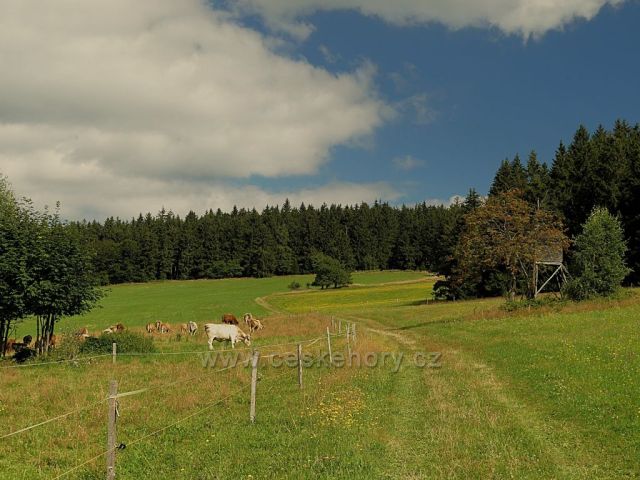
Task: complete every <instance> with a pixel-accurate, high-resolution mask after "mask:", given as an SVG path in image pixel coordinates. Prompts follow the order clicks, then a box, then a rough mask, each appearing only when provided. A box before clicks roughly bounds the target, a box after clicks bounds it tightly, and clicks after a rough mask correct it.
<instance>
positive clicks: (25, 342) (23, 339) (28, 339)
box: [22, 335, 33, 347]
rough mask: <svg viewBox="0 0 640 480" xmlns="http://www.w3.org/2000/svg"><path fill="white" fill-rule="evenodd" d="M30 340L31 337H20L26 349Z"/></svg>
mask: <svg viewBox="0 0 640 480" xmlns="http://www.w3.org/2000/svg"><path fill="white" fill-rule="evenodd" d="M32 340H33V337H32V336H31V335H25V336H24V337H22V343H24V344H25V345H26V346H27V347H28V346H29V345H31V341H32Z"/></svg>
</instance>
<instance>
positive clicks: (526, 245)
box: [454, 190, 568, 300]
mask: <svg viewBox="0 0 640 480" xmlns="http://www.w3.org/2000/svg"><path fill="white" fill-rule="evenodd" d="M567 246H568V240H567V238H566V236H565V235H564V233H563V229H562V224H561V223H560V221H559V220H558V219H557V217H556V216H555V215H553V214H552V213H550V212H548V211H546V210H543V209H540V208H536V207H533V206H532V205H531V204H530V203H528V202H527V201H526V200H524V198H523V193H522V192H521V191H518V190H512V191H508V192H504V193H501V194H499V195H494V196H491V197H489V199H488V200H487V202H486V203H485V204H484V205H483V206H482V207H479V208H477V209H475V210H474V211H472V212H471V213H469V214H468V215H467V216H466V217H465V227H464V231H463V233H462V235H461V237H460V242H459V244H458V246H457V248H456V252H455V256H456V258H457V267H456V272H454V274H455V275H456V276H457V278H458V282H457V283H458V285H460V284H462V285H463V284H464V283H465V282H467V281H468V280H469V279H473V278H474V277H475V279H476V281H477V280H478V279H482V278H484V277H483V274H484V273H487V272H500V271H502V272H504V273H505V275H506V277H507V285H506V293H507V295H508V297H509V299H510V300H512V299H514V298H515V295H516V293H517V289H518V283H519V280H523V281H525V283H526V284H527V285H528V288H527V294H529V295H532V293H533V285H532V277H533V275H532V270H533V265H534V262H535V261H536V260H537V259H539V258H540V257H541V256H542V254H543V251H544V250H545V249H546V248H550V247H551V248H562V249H566V248H567Z"/></svg>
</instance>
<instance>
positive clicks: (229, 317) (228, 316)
mask: <svg viewBox="0 0 640 480" xmlns="http://www.w3.org/2000/svg"><path fill="white" fill-rule="evenodd" d="M222 323H226V324H227V325H238V319H237V318H236V316H235V315H234V314H233V313H225V314H224V315H222Z"/></svg>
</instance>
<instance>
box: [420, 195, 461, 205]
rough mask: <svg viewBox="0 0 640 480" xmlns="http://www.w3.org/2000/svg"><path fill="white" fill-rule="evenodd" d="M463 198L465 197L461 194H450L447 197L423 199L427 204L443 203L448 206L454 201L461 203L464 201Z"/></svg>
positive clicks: (454, 202)
mask: <svg viewBox="0 0 640 480" xmlns="http://www.w3.org/2000/svg"><path fill="white" fill-rule="evenodd" d="M464 200H465V197H464V196H463V195H452V196H451V197H449V198H448V199H442V198H429V199H427V200H425V203H426V204H427V205H434V206H438V205H444V206H445V207H448V206H450V205H454V204H456V203H462V202H464Z"/></svg>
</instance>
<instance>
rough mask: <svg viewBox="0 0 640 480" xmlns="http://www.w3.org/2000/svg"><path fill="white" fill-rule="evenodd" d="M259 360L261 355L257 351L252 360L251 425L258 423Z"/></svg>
mask: <svg viewBox="0 0 640 480" xmlns="http://www.w3.org/2000/svg"><path fill="white" fill-rule="evenodd" d="M259 359H260V354H259V353H258V352H257V351H254V352H253V357H252V358H251V407H250V410H249V420H251V423H255V421H256V387H257V384H258V360H259Z"/></svg>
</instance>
